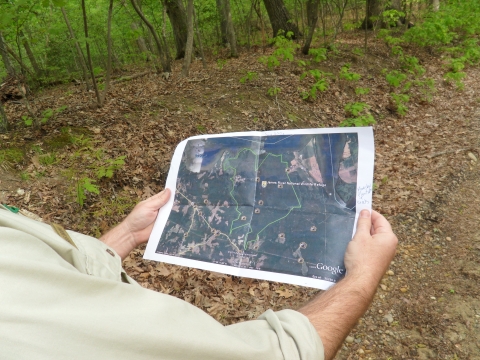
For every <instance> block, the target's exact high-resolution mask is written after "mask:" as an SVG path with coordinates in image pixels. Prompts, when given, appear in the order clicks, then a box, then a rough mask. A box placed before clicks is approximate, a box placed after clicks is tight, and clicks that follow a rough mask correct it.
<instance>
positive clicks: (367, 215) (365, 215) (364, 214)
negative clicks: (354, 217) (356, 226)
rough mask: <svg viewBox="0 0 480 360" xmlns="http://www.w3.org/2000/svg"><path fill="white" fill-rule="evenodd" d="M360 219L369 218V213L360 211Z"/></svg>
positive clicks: (364, 210)
mask: <svg viewBox="0 0 480 360" xmlns="http://www.w3.org/2000/svg"><path fill="white" fill-rule="evenodd" d="M360 217H361V218H369V217H370V211H368V210H367V209H363V210H362V211H360Z"/></svg>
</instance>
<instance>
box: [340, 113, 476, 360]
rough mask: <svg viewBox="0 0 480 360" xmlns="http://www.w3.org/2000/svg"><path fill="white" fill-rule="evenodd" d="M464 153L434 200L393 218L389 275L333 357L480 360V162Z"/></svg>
mask: <svg viewBox="0 0 480 360" xmlns="http://www.w3.org/2000/svg"><path fill="white" fill-rule="evenodd" d="M479 124H480V111H477V112H476V119H475V121H474V122H473V123H472V124H471V127H472V129H471V130H472V132H473V133H474V134H478V127H479ZM477 141H478V140H477ZM475 146H477V145H476V144H475ZM461 156H465V155H461ZM467 156H469V159H470V160H471V161H470V163H469V164H465V165H464V166H463V167H462V168H461V169H460V170H459V172H458V173H457V174H456V175H449V176H447V177H446V179H444V181H442V187H441V190H439V191H438V193H437V196H436V197H435V198H434V199H432V200H428V201H427V202H425V204H424V205H423V206H420V207H419V208H417V209H415V210H414V211H413V212H411V213H402V214H398V215H396V216H394V217H392V218H390V221H391V223H392V226H393V229H394V231H395V232H396V233H397V235H398V237H399V240H400V243H399V247H398V252H397V255H396V257H395V260H394V263H393V264H392V266H391V268H390V270H391V272H389V273H387V274H386V275H385V277H384V279H383V280H382V283H381V285H380V288H379V289H378V292H377V294H376V296H375V300H374V303H373V305H372V307H371V308H370V310H369V311H368V312H367V313H366V314H365V316H364V317H363V318H362V319H361V320H360V322H359V324H358V325H357V326H356V328H355V329H354V330H353V331H352V333H351V334H350V336H349V337H348V338H347V340H346V341H345V343H344V346H343V347H342V349H341V351H340V352H339V354H338V355H337V357H336V359H363V358H364V359H462V360H463V359H465V360H478V359H480V261H479V259H480V227H479V224H480V198H479V194H480V163H479V162H478V160H475V158H476V156H472V155H470V154H469V155H467ZM470 156H472V158H470Z"/></svg>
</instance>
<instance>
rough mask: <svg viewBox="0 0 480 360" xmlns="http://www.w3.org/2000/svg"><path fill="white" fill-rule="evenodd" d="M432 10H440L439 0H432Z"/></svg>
mask: <svg viewBox="0 0 480 360" xmlns="http://www.w3.org/2000/svg"><path fill="white" fill-rule="evenodd" d="M432 10H433V11H435V12H437V11H438V10H440V0H432Z"/></svg>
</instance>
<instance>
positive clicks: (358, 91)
mask: <svg viewBox="0 0 480 360" xmlns="http://www.w3.org/2000/svg"><path fill="white" fill-rule="evenodd" d="M369 93H370V88H363V87H357V88H355V94H357V95H368V94H369Z"/></svg>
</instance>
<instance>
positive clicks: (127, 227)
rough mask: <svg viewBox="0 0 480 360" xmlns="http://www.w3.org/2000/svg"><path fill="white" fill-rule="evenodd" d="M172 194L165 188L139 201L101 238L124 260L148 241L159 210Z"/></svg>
mask: <svg viewBox="0 0 480 360" xmlns="http://www.w3.org/2000/svg"><path fill="white" fill-rule="evenodd" d="M170 195H171V192H170V190H169V189H165V190H163V191H162V192H160V193H158V194H156V195H153V196H152V197H150V198H148V199H147V200H144V201H142V202H140V203H138V204H137V205H136V206H135V207H134V208H133V210H132V212H131V213H130V214H129V215H128V216H127V217H126V218H125V220H123V221H122V222H121V223H120V224H119V225H118V226H116V227H114V228H113V229H111V230H110V231H109V232H108V233H106V234H105V235H103V236H102V237H101V238H100V240H101V241H103V242H104V243H105V244H107V245H108V246H110V247H111V248H113V249H114V250H115V251H116V252H117V254H118V255H120V257H121V258H122V260H123V259H124V258H125V257H126V256H127V255H128V254H129V253H130V251H132V250H133V249H134V248H135V247H137V246H138V245H141V244H143V243H145V242H147V241H148V238H149V237H150V234H151V232H152V229H153V224H154V223H155V219H156V217H157V215H158V211H159V210H160V208H161V207H162V206H164V205H165V204H166V203H167V201H168V199H169V198H170Z"/></svg>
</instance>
